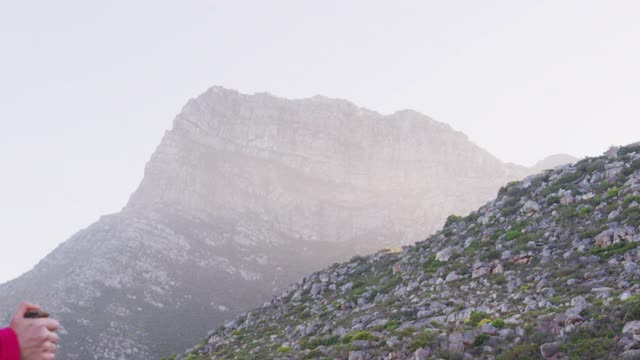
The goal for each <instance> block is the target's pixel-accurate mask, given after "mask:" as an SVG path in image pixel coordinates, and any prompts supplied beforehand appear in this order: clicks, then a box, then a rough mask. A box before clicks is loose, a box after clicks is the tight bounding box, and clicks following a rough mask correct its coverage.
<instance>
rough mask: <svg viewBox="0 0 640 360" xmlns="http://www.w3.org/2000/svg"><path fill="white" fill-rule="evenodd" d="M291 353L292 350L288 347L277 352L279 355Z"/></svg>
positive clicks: (280, 348)
mask: <svg viewBox="0 0 640 360" xmlns="http://www.w3.org/2000/svg"><path fill="white" fill-rule="evenodd" d="M289 351H291V349H290V348H289V347H288V346H280V347H279V348H278V349H277V350H276V352H277V353H279V354H284V353H288V352H289Z"/></svg>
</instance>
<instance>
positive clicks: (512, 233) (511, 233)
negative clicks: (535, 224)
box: [506, 230, 522, 241]
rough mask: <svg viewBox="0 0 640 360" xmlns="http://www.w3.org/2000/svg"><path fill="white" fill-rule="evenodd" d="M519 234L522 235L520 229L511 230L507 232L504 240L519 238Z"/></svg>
mask: <svg viewBox="0 0 640 360" xmlns="http://www.w3.org/2000/svg"><path fill="white" fill-rule="evenodd" d="M520 236H522V231H520V230H511V231H509V232H507V236H506V240H507V241H511V240H513V239H517V238H519V237H520Z"/></svg>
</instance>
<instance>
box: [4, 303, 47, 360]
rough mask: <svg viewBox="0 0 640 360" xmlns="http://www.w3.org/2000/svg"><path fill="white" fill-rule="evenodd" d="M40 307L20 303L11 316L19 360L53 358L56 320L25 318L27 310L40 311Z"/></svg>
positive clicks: (45, 359) (10, 325) (11, 325)
mask: <svg viewBox="0 0 640 360" xmlns="http://www.w3.org/2000/svg"><path fill="white" fill-rule="evenodd" d="M40 310H41V309H40V307H38V306H36V305H33V304H29V303H22V304H20V307H19V308H18V311H16V313H15V314H14V315H13V318H11V323H10V324H9V327H11V329H13V332H15V333H16V336H17V337H18V343H19V344H20V360H53V359H55V357H56V348H57V345H56V344H57V343H58V335H57V334H56V333H55V332H56V331H57V330H58V326H59V324H58V322H57V321H55V320H53V319H49V318H40V319H25V317H24V315H25V314H26V313H27V312H29V311H40Z"/></svg>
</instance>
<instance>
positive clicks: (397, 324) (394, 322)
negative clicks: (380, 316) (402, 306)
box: [384, 320, 401, 331]
mask: <svg viewBox="0 0 640 360" xmlns="http://www.w3.org/2000/svg"><path fill="white" fill-rule="evenodd" d="M400 325H401V324H400V322H399V321H397V320H391V321H387V323H386V324H384V329H385V330H387V331H393V330H395V329H397V328H399V327H400Z"/></svg>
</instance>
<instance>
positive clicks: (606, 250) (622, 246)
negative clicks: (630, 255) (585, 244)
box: [589, 241, 638, 258]
mask: <svg viewBox="0 0 640 360" xmlns="http://www.w3.org/2000/svg"><path fill="white" fill-rule="evenodd" d="M637 247H638V243H630V242H626V241H621V242H619V243H615V244H612V245H609V246H605V247H595V248H593V249H591V250H589V253H590V254H591V255H596V256H599V257H601V258H608V257H611V256H613V255H616V254H624V253H626V252H627V251H629V250H632V249H635V248H637Z"/></svg>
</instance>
